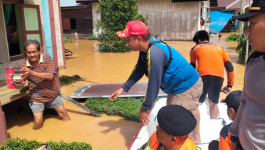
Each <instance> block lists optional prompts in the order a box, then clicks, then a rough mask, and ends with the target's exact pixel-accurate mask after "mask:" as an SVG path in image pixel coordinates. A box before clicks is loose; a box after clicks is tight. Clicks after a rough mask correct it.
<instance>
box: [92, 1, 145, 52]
mask: <svg viewBox="0 0 265 150" xmlns="http://www.w3.org/2000/svg"><path fill="white" fill-rule="evenodd" d="M136 1H137V0H126V1H125V0H99V5H98V11H97V12H98V13H100V14H101V20H100V21H99V22H98V24H97V30H101V31H102V32H101V33H100V34H99V36H98V38H99V42H100V43H99V44H98V47H99V51H100V52H127V51H129V50H130V48H129V46H127V44H126V43H127V40H126V38H125V39H120V38H118V37H117V31H120V30H123V29H124V28H125V25H126V24H127V22H128V21H131V20H141V21H143V22H146V18H144V17H143V16H142V15H139V14H138V7H137V6H136Z"/></svg>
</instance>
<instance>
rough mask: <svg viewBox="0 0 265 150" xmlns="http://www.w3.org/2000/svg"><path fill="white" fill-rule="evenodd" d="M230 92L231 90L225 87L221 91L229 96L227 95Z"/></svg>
mask: <svg viewBox="0 0 265 150" xmlns="http://www.w3.org/2000/svg"><path fill="white" fill-rule="evenodd" d="M231 91H232V88H230V87H228V86H226V87H224V88H223V89H222V92H223V93H225V94H229V93H231Z"/></svg>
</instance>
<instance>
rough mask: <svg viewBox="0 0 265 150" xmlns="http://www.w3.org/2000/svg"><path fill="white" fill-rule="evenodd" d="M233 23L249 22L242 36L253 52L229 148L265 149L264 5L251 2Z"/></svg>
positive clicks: (249, 59) (263, 3) (260, 2)
mask: <svg viewBox="0 0 265 150" xmlns="http://www.w3.org/2000/svg"><path fill="white" fill-rule="evenodd" d="M236 19H238V20H240V21H249V22H250V24H249V26H248V28H247V29H246V31H245V33H246V34H247V35H248V41H249V44H250V45H251V47H252V49H254V50H255V52H253V53H252V54H251V56H249V58H248V61H247V63H246V70H245V80H244V87H243V91H242V96H241V103H240V106H239V109H238V111H237V116H236V119H235V121H234V122H233V124H232V125H231V128H230V135H231V141H232V143H231V147H232V149H233V150H235V149H236V147H237V146H236V143H238V141H239V142H240V143H241V145H242V147H243V149H245V150H254V149H255V150H264V149H265V144H264V143H265V92H264V85H265V42H264V39H265V1H264V0H254V1H253V3H252V5H251V7H250V8H249V12H246V13H245V14H242V15H239V16H238V17H237V18H236Z"/></svg>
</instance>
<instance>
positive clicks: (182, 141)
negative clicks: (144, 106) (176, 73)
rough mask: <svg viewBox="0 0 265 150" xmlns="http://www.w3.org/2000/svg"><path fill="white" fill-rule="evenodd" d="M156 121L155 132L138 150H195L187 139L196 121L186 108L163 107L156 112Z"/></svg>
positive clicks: (176, 106)
mask: <svg viewBox="0 0 265 150" xmlns="http://www.w3.org/2000/svg"><path fill="white" fill-rule="evenodd" d="M172 114H174V116H172ZM157 121H158V126H157V127H156V132H154V133H153V134H152V136H151V137H150V139H149V140H148V142H147V143H146V144H144V145H143V146H142V147H141V148H140V149H139V150H165V149H170V150H197V147H196V145H195V144H194V143H193V141H192V140H191V139H190V137H189V134H190V133H191V132H192V131H193V129H194V128H195V126H196V124H197V121H196V119H195V118H194V116H193V115H192V113H191V112H189V111H188V110H187V109H186V108H184V107H182V106H180V105H167V106H164V107H162V108H161V109H160V110H159V111H158V115H157Z"/></svg>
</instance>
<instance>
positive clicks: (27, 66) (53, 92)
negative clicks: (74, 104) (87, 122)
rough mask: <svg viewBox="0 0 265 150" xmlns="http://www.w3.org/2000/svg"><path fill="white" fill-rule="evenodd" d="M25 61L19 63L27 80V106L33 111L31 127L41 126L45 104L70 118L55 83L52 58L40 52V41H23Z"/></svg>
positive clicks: (60, 114)
mask: <svg viewBox="0 0 265 150" xmlns="http://www.w3.org/2000/svg"><path fill="white" fill-rule="evenodd" d="M24 50H25V55H26V61H25V62H23V63H22V64H21V66H20V67H21V73H22V80H28V82H29V98H30V101H29V106H30V108H31V110H32V112H33V116H34V125H33V129H35V130H37V129H40V128H41V127H42V123H43V111H44V108H45V106H47V107H49V108H54V109H55V110H56V111H57V112H58V114H59V116H60V117H61V118H62V119H63V120H64V121H66V120H70V117H69V116H68V114H67V112H66V110H65V108H64V104H63V101H62V98H61V95H60V91H59V88H58V87H57V85H56V84H55V67H54V62H53V60H52V58H51V57H50V56H48V55H45V54H41V52H40V43H39V42H38V41H37V40H28V41H26V42H25V43H24Z"/></svg>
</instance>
